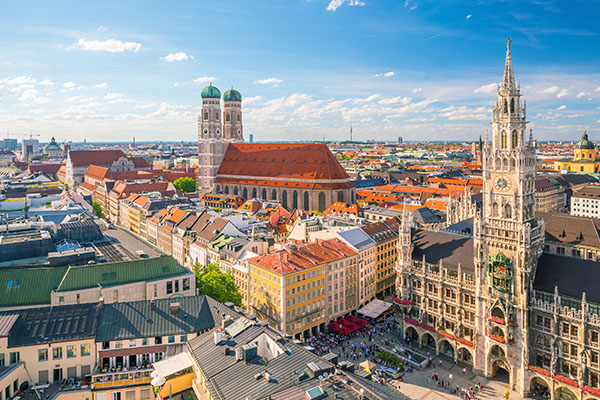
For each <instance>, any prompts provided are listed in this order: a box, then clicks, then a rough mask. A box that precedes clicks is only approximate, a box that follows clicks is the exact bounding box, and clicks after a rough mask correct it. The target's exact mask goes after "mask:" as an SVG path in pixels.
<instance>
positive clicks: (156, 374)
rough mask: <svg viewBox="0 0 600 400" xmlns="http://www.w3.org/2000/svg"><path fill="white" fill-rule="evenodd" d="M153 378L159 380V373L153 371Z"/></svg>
mask: <svg viewBox="0 0 600 400" xmlns="http://www.w3.org/2000/svg"><path fill="white" fill-rule="evenodd" d="M150 376H151V377H153V378H158V371H152V373H151V374H150Z"/></svg>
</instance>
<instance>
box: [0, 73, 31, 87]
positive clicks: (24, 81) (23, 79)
mask: <svg viewBox="0 0 600 400" xmlns="http://www.w3.org/2000/svg"><path fill="white" fill-rule="evenodd" d="M36 82H37V79H35V78H32V77H31V76H25V75H22V76H17V77H16V78H4V79H0V83H5V84H7V85H9V86H22V85H33V84H34V83H36Z"/></svg>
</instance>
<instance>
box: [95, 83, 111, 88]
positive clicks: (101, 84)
mask: <svg viewBox="0 0 600 400" xmlns="http://www.w3.org/2000/svg"><path fill="white" fill-rule="evenodd" d="M107 87H108V83H106V82H102V83H98V84H96V85H93V86H92V88H94V89H106V88H107Z"/></svg>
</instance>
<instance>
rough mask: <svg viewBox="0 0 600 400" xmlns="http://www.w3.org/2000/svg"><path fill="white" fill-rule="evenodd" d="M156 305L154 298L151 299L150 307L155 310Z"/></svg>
mask: <svg viewBox="0 0 600 400" xmlns="http://www.w3.org/2000/svg"><path fill="white" fill-rule="evenodd" d="M155 308H156V306H155V305H154V300H150V309H151V310H154V309H155Z"/></svg>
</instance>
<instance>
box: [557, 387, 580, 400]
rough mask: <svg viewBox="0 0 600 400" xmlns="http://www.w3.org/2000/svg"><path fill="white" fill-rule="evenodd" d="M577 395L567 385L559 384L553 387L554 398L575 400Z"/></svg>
mask: <svg viewBox="0 0 600 400" xmlns="http://www.w3.org/2000/svg"><path fill="white" fill-rule="evenodd" d="M578 398H579V397H578V396H577V394H576V393H575V391H574V390H573V389H571V388H570V387H567V386H559V387H557V388H556V389H554V399H555V400H577V399H578Z"/></svg>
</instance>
